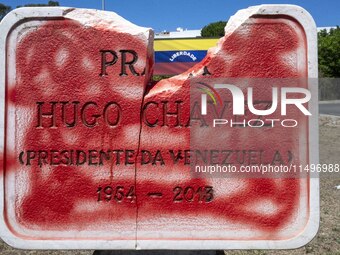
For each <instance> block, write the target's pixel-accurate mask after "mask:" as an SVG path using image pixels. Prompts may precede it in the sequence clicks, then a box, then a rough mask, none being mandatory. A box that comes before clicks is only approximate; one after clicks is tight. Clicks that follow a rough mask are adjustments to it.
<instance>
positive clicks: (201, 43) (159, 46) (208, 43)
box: [154, 38, 219, 51]
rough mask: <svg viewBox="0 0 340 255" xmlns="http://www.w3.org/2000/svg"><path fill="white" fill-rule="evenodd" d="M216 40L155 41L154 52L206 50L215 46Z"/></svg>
mask: <svg viewBox="0 0 340 255" xmlns="http://www.w3.org/2000/svg"><path fill="white" fill-rule="evenodd" d="M218 40H219V39H218V38H214V39H201V38H199V39H166V40H162V39H159V40H155V41H154V49H155V51H177V50H207V49H209V48H211V47H214V46H216V44H217V41H218Z"/></svg>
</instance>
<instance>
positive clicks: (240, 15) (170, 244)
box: [0, 5, 320, 250]
mask: <svg viewBox="0 0 340 255" xmlns="http://www.w3.org/2000/svg"><path fill="white" fill-rule="evenodd" d="M68 9H69V8H64V7H53V8H49V7H44V8H20V9H17V10H14V11H12V12H11V13H9V14H8V15H7V16H6V17H5V18H4V19H3V20H2V22H1V26H0V34H1V38H0V50H1V52H0V61H1V62H0V65H1V68H0V79H1V80H0V110H1V114H2V115H0V116H2V117H1V118H0V131H1V132H0V153H1V154H2V158H3V160H5V158H4V141H5V137H4V127H5V114H6V113H5V85H6V69H5V66H6V40H7V36H8V35H9V33H10V31H11V29H12V27H13V26H15V25H16V24H17V23H18V22H20V21H21V20H24V19H29V18H39V17H50V18H63V17H64V15H65V14H66V13H67V10H68ZM255 14H256V15H287V16H290V17H292V18H294V19H295V20H297V21H298V22H299V23H300V24H301V26H302V27H303V29H304V31H305V33H306V38H307V48H308V49H307V54H308V78H317V77H318V73H317V30H316V26H315V23H314V20H313V18H312V17H311V15H310V14H309V13H308V12H307V11H306V10H304V9H303V8H301V7H298V6H295V5H260V6H254V7H250V8H248V9H245V10H241V11H239V12H237V13H236V14H235V15H234V16H233V17H232V18H231V20H230V22H229V25H228V26H227V29H228V27H230V28H229V29H231V28H232V30H234V29H236V28H237V27H238V26H240V25H241V24H242V23H243V22H244V21H246V20H247V19H248V18H249V17H251V16H253V15H255ZM231 25H232V27H231ZM229 31H230V30H229ZM309 89H310V90H311V93H314V94H315V95H317V92H318V88H317V86H311V85H309ZM315 100H316V102H310V105H309V109H310V111H311V113H312V116H313V117H312V118H310V119H309V157H310V162H309V163H311V164H316V163H318V162H319V139H318V137H319V133H318V117H317V116H318V103H317V98H316V99H315ZM3 164H4V162H3ZM3 175H4V172H3V166H2V171H1V175H0V199H1V201H0V210H1V211H2V212H4V176H3ZM309 194H310V201H309V202H310V208H309V209H310V215H309V220H308V223H307V225H306V227H305V229H304V231H303V232H302V233H301V234H300V235H299V236H297V237H295V238H293V239H289V240H280V241H277V240H257V241H231V240H137V242H136V240H117V241H115V240H33V239H29V240H26V239H21V238H20V237H18V236H15V235H14V234H13V233H12V232H11V231H10V230H9V229H8V227H7V225H6V222H5V219H4V215H3V214H2V215H1V219H0V232H1V238H2V239H3V240H4V241H5V242H6V243H8V244H10V245H11V246H14V247H17V248H22V249H23V248H25V249H107V250H109V249H174V250H178V249H181V250H183V249H191V250H192V249H197V250H198V249H292V248H297V247H300V246H303V245H305V244H306V243H308V242H309V241H310V240H312V239H313V237H314V236H315V235H316V233H317V231H318V227H319V217H320V216H319V179H318V178H312V179H310V191H309Z"/></svg>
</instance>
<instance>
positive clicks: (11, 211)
mask: <svg viewBox="0 0 340 255" xmlns="http://www.w3.org/2000/svg"><path fill="white" fill-rule="evenodd" d="M1 31H2V33H1V35H2V38H1V47H0V48H1V50H2V58H1V59H2V60H1V61H2V66H3V67H2V69H1V72H2V73H1V79H2V80H1V91H0V99H1V101H0V103H1V106H0V109H1V110H2V112H3V115H2V116H3V118H2V119H1V120H0V127H1V133H0V135H1V140H0V153H1V154H0V161H1V163H2V168H1V185H0V192H1V197H2V198H3V199H2V201H1V204H0V205H1V209H2V211H3V217H2V221H1V237H2V238H3V239H4V240H5V241H6V242H8V243H9V244H10V245H13V246H15V247H20V248H32V249H35V248H42V249H47V248H48V249H71V248H72V249H181V250H183V249H236V248H237V249H269V248H270V249H273V248H280V249H283V248H294V247H299V246H302V245H304V244H306V243H307V242H308V241H309V240H311V239H312V238H313V236H314V235H315V234H316V232H317V228H318V221H319V197H318V194H319V189H318V179H317V178H309V177H308V176H307V177H306V176H305V177H304V178H293V177H291V178H254V176H252V178H249V177H248V178H246V177H242V178H214V177H213V176H203V177H202V176H195V175H194V174H193V173H192V165H193V162H194V160H193V159H195V148H193V146H194V145H193V141H194V140H193V139H195V135H197V134H201V133H199V132H201V131H197V130H196V129H195V128H194V125H196V124H197V123H200V125H202V123H203V124H204V120H203V119H202V114H201V112H196V109H195V105H194V106H193V105H192V104H191V101H192V100H191V98H190V97H191V93H190V92H191V89H192V88H193V86H195V85H197V84H201V85H202V84H206V85H207V84H208V85H209V81H214V79H216V78H223V79H224V78H227V79H230V78H232V79H240V78H258V79H265V78H267V79H268V78H270V79H274V78H275V79H278V78H280V79H282V78H294V79H296V78H298V79H304V80H306V79H308V78H317V58H316V27H315V24H314V21H313V19H312V18H311V16H310V15H309V14H308V13H307V12H306V11H305V10H303V9H302V8H300V7H297V6H291V5H261V6H255V7H250V8H248V9H245V10H241V11H239V12H237V13H236V14H235V15H234V16H233V17H231V19H230V20H229V22H228V25H227V27H226V29H225V32H226V34H225V36H224V37H223V38H221V39H220V40H219V42H218V45H217V46H216V47H215V48H212V49H210V50H209V51H208V55H207V56H206V57H205V58H204V59H203V60H202V62H201V63H199V64H197V65H195V66H194V67H192V68H191V69H189V70H188V71H187V72H185V73H183V74H181V75H178V76H175V77H172V78H170V79H165V80H162V81H160V82H158V83H157V84H153V85H151V84H150V80H151V77H152V70H153V34H152V31H151V30H150V29H147V28H142V27H138V26H136V25H134V24H131V23H130V22H128V21H126V20H124V19H123V18H121V17H119V16H118V15H117V14H115V13H112V12H103V11H95V10H82V9H69V8H59V7H58V8H20V9H17V10H14V11H13V12H11V13H10V14H9V15H8V16H6V17H5V19H4V20H3V21H2V23H1ZM205 79H207V80H205ZM214 83H215V82H213V84H214ZM235 84H237V82H235ZM208 85H207V86H208ZM237 86H239V87H240V88H242V89H245V88H246V87H242V86H241V85H237ZM299 86H300V87H302V88H304V89H306V90H308V91H310V93H311V94H312V95H316V94H317V87H316V86H312V85H311V84H309V83H308V82H304V83H303V85H299ZM203 87H204V86H203ZM203 87H202V89H203ZM207 88H211V86H210V85H209V86H208V87H207ZM268 88H269V87H267V86H265V85H263V84H262V85H261V86H258V87H257V89H255V90H254V95H256V96H261V95H262V94H267V92H268V91H267V90H268ZM204 91H207V90H204ZM208 92H209V91H208ZM208 92H207V93H208ZM262 99H263V98H262ZM313 100H317V99H315V98H312V99H311V101H310V102H309V103H308V105H306V104H305V105H306V107H307V108H308V111H309V112H311V115H312V116H308V117H306V116H304V117H301V118H299V121H300V124H301V125H299V128H296V129H294V130H295V131H294V132H293V131H290V132H289V133H284V131H285V130H284V129H282V130H281V129H275V130H276V131H275V132H271V131H268V129H267V128H266V127H264V128H259V129H256V130H254V129H251V128H250V127H245V128H242V129H236V130H233V131H231V132H229V131H228V132H227V136H228V137H227V138H226V139H227V140H226V141H228V143H229V144H230V146H229V148H228V150H227V151H224V152H223V153H224V154H220V155H219V156H216V157H225V159H224V160H225V161H226V160H228V162H229V160H232V158H234V161H237V164H238V165H247V164H248V165H251V164H260V163H262V161H259V158H261V160H262V157H264V158H265V160H266V162H267V161H268V162H269V164H271V165H275V164H279V165H287V164H291V163H292V162H293V163H294V164H315V163H318V137H317V136H318V130H317V108H316V107H315V106H313V105H317V104H315V102H314V101H313ZM221 101H222V100H221ZM313 103H314V104H313ZM199 107H201V106H199ZM199 109H201V108H199ZM196 113H197V114H196ZM288 113H289V112H288ZM197 132H198V133H197ZM254 137H261V139H258V138H254ZM287 137H289V138H287ZM272 138H276V143H275V144H273V143H272V144H270V142H272V140H273V139H272ZM199 145H200V146H202V143H201V144H199ZM275 146H277V147H275ZM204 147H205V145H204V144H203V148H204ZM221 148H222V147H219V148H215V149H216V150H218V149H221ZM275 148H279V149H275ZM206 149H207V150H211V149H213V148H210V147H209V146H208V144H207V145H206ZM216 150H214V152H213V153H217V152H216ZM264 151H265V152H264ZM240 152H242V155H243V159H244V160H243V161H242V162H241V161H240V155H239V154H240ZM209 153H210V154H209V155H212V154H211V152H209ZM226 153H227V154H228V155H226ZM237 153H238V154H237ZM264 153H267V154H264ZM236 154H237V155H238V156H237V155H236ZM235 155H236V156H235ZM196 156H197V155H196ZM213 158H215V156H213ZM235 158H236V159H235ZM247 160H248V161H247ZM247 162H248V163H247ZM233 164H234V163H233V162H232V161H230V162H229V163H228V164H226V165H233Z"/></svg>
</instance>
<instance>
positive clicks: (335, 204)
mask: <svg viewBox="0 0 340 255" xmlns="http://www.w3.org/2000/svg"><path fill="white" fill-rule="evenodd" d="M320 124H321V126H320V163H333V164H334V163H340V126H337V125H336V126H333V125H328V124H327V123H320ZM320 183H321V223H320V228H319V232H318V234H317V236H316V237H315V238H314V239H313V240H312V241H311V242H310V243H309V244H307V245H306V246H304V247H302V248H299V249H295V250H275V251H273V250H261V251H260V250H253V251H225V252H224V253H225V254H228V255H229V254H261V255H262V254H275V255H280V254H293V255H295V254H329V255H330V254H340V190H337V189H336V188H335V186H337V185H340V177H339V175H338V176H337V177H336V178H334V177H332V178H327V177H325V178H320ZM0 254H1V255H12V254H13V255H19V254H20V255H28V254H29V255H47V254H48V255H92V254H93V251H78V250H76V251H29V250H18V249H13V248H11V247H10V246H8V245H7V244H5V243H4V242H2V241H0ZM120 254H121V253H120ZM139 254H140V253H139ZM167 254H174V252H164V255H167ZM200 254H202V253H200ZM218 254H223V252H218Z"/></svg>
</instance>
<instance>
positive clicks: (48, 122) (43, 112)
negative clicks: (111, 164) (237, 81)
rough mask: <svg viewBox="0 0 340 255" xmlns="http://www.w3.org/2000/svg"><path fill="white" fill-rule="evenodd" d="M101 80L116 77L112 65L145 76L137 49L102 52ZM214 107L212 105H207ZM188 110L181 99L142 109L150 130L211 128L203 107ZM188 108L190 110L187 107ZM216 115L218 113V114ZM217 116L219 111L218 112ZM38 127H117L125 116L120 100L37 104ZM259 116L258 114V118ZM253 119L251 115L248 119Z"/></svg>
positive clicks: (227, 105)
mask: <svg viewBox="0 0 340 255" xmlns="http://www.w3.org/2000/svg"><path fill="white" fill-rule="evenodd" d="M100 54H101V64H100V73H99V75H100V76H101V77H104V76H107V75H115V74H113V73H110V68H109V67H110V66H113V65H120V73H119V74H118V75H119V76H120V77H128V76H129V75H133V76H144V75H145V68H144V71H143V72H142V73H138V72H137V71H136V68H135V67H134V65H135V64H136V62H137V61H138V54H137V53H136V52H135V51H134V50H119V51H118V52H117V51H113V50H101V51H100ZM208 104H210V106H211V107H214V106H213V105H212V103H211V102H208ZM253 104H254V105H257V108H258V109H262V110H267V109H269V107H270V106H271V102H267V101H263V102H262V101H261V102H254V103H253ZM228 108H231V102H224V105H223V108H222V110H221V111H220V113H219V114H218V115H217V116H216V117H218V118H221V117H222V115H224V114H226V112H227V110H228ZM185 109H187V108H186V107H185V106H184V102H183V101H182V100H176V101H160V102H155V101H150V102H147V103H145V104H144V105H143V107H142V121H143V123H144V124H145V125H147V126H149V127H157V126H167V127H189V126H190V125H191V124H192V122H197V123H198V124H199V125H201V126H208V124H207V122H206V121H205V118H204V116H202V115H201V113H200V106H199V104H198V102H195V103H194V105H193V107H192V109H191V110H190V116H188V115H187V114H182V113H183V112H184V110H185ZM188 109H189V108H188ZM215 112H216V111H215ZM216 114H217V112H216ZM36 116H37V119H36V128H58V127H66V128H73V127H76V126H79V125H83V126H85V127H88V128H94V127H96V126H100V125H106V126H108V127H112V128H114V127H117V126H118V125H119V123H120V121H121V119H122V118H123V117H124V116H123V109H122V107H121V105H120V104H119V103H118V102H117V101H109V102H96V101H86V102H80V101H77V100H73V101H72V100H70V101H49V102H36ZM255 116H256V115H255ZM249 117H251V116H249Z"/></svg>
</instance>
